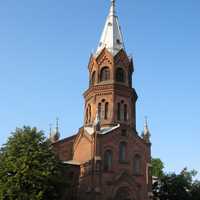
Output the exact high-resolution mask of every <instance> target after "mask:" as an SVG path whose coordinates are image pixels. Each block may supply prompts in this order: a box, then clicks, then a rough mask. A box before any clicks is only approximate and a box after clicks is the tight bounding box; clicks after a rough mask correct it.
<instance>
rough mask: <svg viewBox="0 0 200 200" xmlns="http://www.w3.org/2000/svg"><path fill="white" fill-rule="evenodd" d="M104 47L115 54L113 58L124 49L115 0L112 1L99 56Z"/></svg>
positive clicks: (98, 49)
mask: <svg viewBox="0 0 200 200" xmlns="http://www.w3.org/2000/svg"><path fill="white" fill-rule="evenodd" d="M104 47H106V48H107V50H108V51H109V52H110V53H112V54H113V56H115V55H116V54H117V53H118V52H119V51H120V50H121V49H123V48H124V41H123V36H122V32H121V29H120V25H119V21H118V17H117V16H116V13H115V0H111V7H110V12H109V15H108V17H107V20H106V24H105V26H104V30H103V33H102V35H101V39H100V42H99V45H98V48H97V52H96V53H97V54H99V53H100V51H101V50H102V49H103V48H104Z"/></svg>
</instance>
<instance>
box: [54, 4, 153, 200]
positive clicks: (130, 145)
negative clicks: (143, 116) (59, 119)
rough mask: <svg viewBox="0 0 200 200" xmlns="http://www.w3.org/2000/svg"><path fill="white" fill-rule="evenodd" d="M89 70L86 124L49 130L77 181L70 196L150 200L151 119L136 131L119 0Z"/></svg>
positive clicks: (81, 199)
mask: <svg viewBox="0 0 200 200" xmlns="http://www.w3.org/2000/svg"><path fill="white" fill-rule="evenodd" d="M88 70H89V88H88V89H87V90H86V91H85V93H84V99H85V109H84V124H83V127H81V128H80V129H79V131H78V133H77V134H75V135H72V136H71V137H68V138H65V139H61V140H60V139H59V137H58V136H59V133H58V131H56V132H53V133H51V140H52V142H53V146H54V149H55V151H56V152H57V154H58V156H59V158H60V160H62V161H63V163H64V164H65V165H66V168H67V171H68V172H69V173H68V178H70V179H71V181H72V183H73V185H72V188H71V190H70V192H69V193H70V194H69V193H68V194H66V199H77V200H95V199H96V200H149V199H151V194H152V193H151V186H152V185H151V182H152V180H151V175H150V168H151V164H150V162H151V143H150V133H149V129H148V125H147V122H145V126H144V131H143V134H142V135H141V136H140V135H139V134H138V132H137V130H136V109H135V107H136V101H137V93H136V91H135V89H134V88H133V83H132V74H133V72H134V64H133V59H132V58H131V57H129V56H128V55H127V53H126V51H125V48H124V41H123V37H122V32H121V28H120V25H119V21H118V17H117V15H116V11H115V0H112V1H111V7H110V11H109V15H108V17H107V20H106V23H105V27H104V30H103V33H102V36H101V39H100V42H99V44H98V48H97V50H96V52H95V53H94V54H93V55H91V57H90V59H89V65H88Z"/></svg>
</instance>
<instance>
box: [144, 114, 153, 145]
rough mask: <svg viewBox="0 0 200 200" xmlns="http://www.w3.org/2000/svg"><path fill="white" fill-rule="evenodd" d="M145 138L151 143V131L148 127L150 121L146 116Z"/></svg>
mask: <svg viewBox="0 0 200 200" xmlns="http://www.w3.org/2000/svg"><path fill="white" fill-rule="evenodd" d="M142 136H143V139H144V140H145V141H146V142H147V143H149V142H150V136H151V134H150V131H149V127H148V122H147V117H145V122H144V131H143V134H142Z"/></svg>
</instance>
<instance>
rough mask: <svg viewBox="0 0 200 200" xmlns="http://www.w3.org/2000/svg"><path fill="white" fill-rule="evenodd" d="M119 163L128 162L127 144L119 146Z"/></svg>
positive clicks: (122, 143) (123, 143)
mask: <svg viewBox="0 0 200 200" xmlns="http://www.w3.org/2000/svg"><path fill="white" fill-rule="evenodd" d="M119 161H122V162H124V161H126V142H121V143H120V144H119Z"/></svg>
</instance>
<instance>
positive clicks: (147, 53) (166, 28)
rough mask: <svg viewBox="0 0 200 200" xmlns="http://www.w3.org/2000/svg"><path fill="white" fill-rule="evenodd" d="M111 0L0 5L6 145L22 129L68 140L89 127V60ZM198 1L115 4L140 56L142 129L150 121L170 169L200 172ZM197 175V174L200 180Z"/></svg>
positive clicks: (0, 136)
mask: <svg viewBox="0 0 200 200" xmlns="http://www.w3.org/2000/svg"><path fill="white" fill-rule="evenodd" d="M109 5H110V3H109V0H95V1H94V0H84V1H81V0H79V1H64V0H60V1H55V0H34V1H26V0H20V1H19V0H6V1H1V2H0V145H1V144H3V143H5V142H6V139H7V137H8V136H9V135H10V132H11V131H13V130H14V129H15V127H21V126H23V125H31V126H37V127H38V128H39V129H42V130H44V131H45V133H46V134H48V130H49V124H50V123H54V124H55V118H56V117H59V118H60V129H61V134H62V137H66V136H69V135H71V134H72V133H75V132H76V130H78V128H79V127H80V126H82V122H83V103H84V101H83V97H82V93H83V92H84V91H85V90H86V89H87V87H88V71H87V64H88V61H89V55H90V53H91V52H92V51H94V50H95V49H96V46H97V43H98V40H99V38H100V34H101V31H102V29H103V26H104V22H105V19H106V16H107V13H108V9H109ZM199 10H200V1H199V0H191V1H181V0H176V1H174V0H168V1H163V0H153V1H145V0H140V1H136V0H123V1H122V0H118V1H117V13H118V16H119V20H120V24H121V27H122V31H123V35H124V39H125V46H126V50H127V53H128V54H131V55H132V56H133V57H134V63H135V73H134V76H133V82H134V87H135V88H136V90H137V92H138V96H139V99H138V102H137V129H138V131H139V132H141V131H142V128H143V122H144V116H146V115H147V116H148V118H149V126H150V130H151V134H152V143H153V145H152V155H153V156H154V157H160V158H161V159H162V160H163V161H164V163H165V166H166V171H177V172H179V171H180V170H181V169H182V168H184V167H185V166H188V168H189V169H196V170H198V171H199V172H200V158H199V155H200V148H199V141H200V117H199V116H200V77H199V76H200V59H199V57H200V20H199V19H200V12H199ZM199 178H200V176H199Z"/></svg>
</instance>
